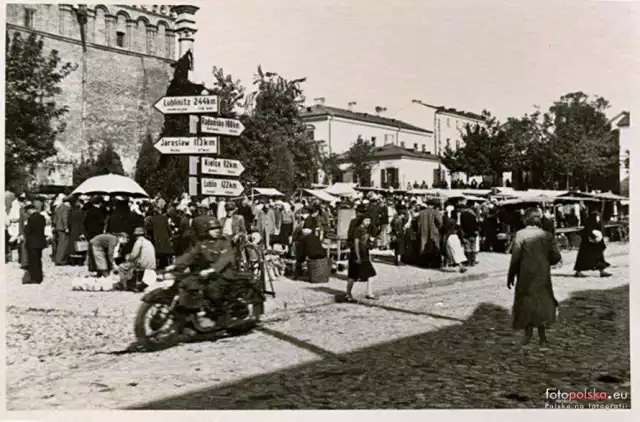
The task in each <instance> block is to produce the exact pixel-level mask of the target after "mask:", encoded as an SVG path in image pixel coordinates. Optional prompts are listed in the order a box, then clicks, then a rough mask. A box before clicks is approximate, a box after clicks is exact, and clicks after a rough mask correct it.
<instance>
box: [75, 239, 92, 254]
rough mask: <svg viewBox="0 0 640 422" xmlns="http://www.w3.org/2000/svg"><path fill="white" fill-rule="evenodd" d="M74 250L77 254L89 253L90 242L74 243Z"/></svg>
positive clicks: (79, 241) (80, 241)
mask: <svg viewBox="0 0 640 422" xmlns="http://www.w3.org/2000/svg"><path fill="white" fill-rule="evenodd" d="M73 248H74V249H75V251H76V252H87V251H88V250H89V242H88V241H86V240H78V241H76V242H74V244H73Z"/></svg>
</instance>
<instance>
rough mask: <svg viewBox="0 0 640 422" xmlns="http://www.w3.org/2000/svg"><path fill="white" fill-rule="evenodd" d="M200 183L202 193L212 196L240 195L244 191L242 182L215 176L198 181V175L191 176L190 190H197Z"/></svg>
mask: <svg viewBox="0 0 640 422" xmlns="http://www.w3.org/2000/svg"><path fill="white" fill-rule="evenodd" d="M198 182H199V184H200V194H201V195H212V196H240V194H242V192H243V191H244V187H243V186H242V184H241V183H240V182H239V181H237V180H233V179H213V178H208V177H207V178H201V179H200V180H199V181H198V178H197V177H190V178H189V190H190V191H196V192H197V189H195V186H196V184H198Z"/></svg>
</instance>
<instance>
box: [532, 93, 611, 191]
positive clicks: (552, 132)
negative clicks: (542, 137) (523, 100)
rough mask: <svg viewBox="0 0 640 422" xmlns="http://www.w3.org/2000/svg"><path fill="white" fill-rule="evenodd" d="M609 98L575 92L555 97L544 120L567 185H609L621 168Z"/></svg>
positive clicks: (552, 157) (553, 154)
mask: <svg viewBox="0 0 640 422" xmlns="http://www.w3.org/2000/svg"><path fill="white" fill-rule="evenodd" d="M608 108H609V102H608V101H607V100H605V99H604V98H602V97H595V98H593V99H591V98H590V97H589V96H588V95H587V94H585V93H583V92H572V93H569V94H566V95H564V96H562V97H561V98H560V100H559V101H555V102H554V103H553V104H552V105H551V107H550V108H549V111H548V112H547V113H545V114H544V119H543V122H542V125H543V128H544V130H545V132H546V136H547V137H548V139H549V144H550V146H552V148H550V149H552V155H550V156H549V157H547V158H548V159H549V160H551V162H552V163H553V165H554V167H555V168H556V169H558V172H557V173H559V175H558V177H562V178H563V179H564V182H565V183H563V185H564V186H565V187H566V188H567V189H568V188H569V187H570V186H577V187H579V188H581V189H585V190H587V189H594V188H595V189H606V188H607V185H609V183H610V182H611V180H612V179H613V178H614V177H617V176H615V175H614V173H616V172H617V170H616V167H617V168H618V169H619V158H618V155H617V154H619V152H618V146H617V145H618V139H617V137H618V132H617V131H612V127H611V124H609V123H608V119H607V116H606V115H605V111H606V110H607V109H608Z"/></svg>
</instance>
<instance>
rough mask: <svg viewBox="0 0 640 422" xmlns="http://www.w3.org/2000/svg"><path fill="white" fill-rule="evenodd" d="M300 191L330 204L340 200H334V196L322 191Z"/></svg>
mask: <svg viewBox="0 0 640 422" xmlns="http://www.w3.org/2000/svg"><path fill="white" fill-rule="evenodd" d="M302 191H303V192H306V193H308V194H309V195H312V196H315V197H316V198H318V199H321V200H323V201H325V202H329V203H331V204H334V203H336V202H338V201H339V200H340V198H336V197H335V196H333V195H331V194H329V193H327V192H326V191H325V190H324V189H302Z"/></svg>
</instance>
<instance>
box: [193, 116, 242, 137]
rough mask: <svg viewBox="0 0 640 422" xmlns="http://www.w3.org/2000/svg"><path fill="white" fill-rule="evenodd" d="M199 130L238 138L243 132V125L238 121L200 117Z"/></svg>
mask: <svg viewBox="0 0 640 422" xmlns="http://www.w3.org/2000/svg"><path fill="white" fill-rule="evenodd" d="M200 130H202V132H204V133H213V134H216V135H226V136H238V135H240V134H241V133H242V132H243V131H244V125H243V124H242V122H241V121H240V120H235V119H223V118H219V117H209V116H202V117H201V118H200Z"/></svg>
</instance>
